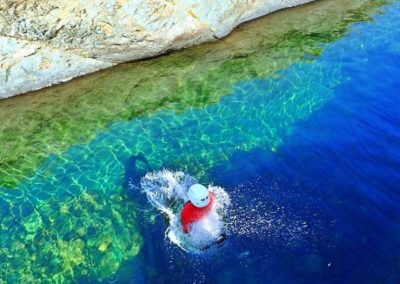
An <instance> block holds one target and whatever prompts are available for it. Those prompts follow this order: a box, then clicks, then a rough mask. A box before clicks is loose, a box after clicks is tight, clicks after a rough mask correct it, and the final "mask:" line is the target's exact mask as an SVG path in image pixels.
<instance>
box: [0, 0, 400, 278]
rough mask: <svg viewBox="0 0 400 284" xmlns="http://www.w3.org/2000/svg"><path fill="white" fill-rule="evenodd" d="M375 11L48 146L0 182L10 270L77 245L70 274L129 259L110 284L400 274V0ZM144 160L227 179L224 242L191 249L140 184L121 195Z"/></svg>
mask: <svg viewBox="0 0 400 284" xmlns="http://www.w3.org/2000/svg"><path fill="white" fill-rule="evenodd" d="M383 10H384V13H383V14H380V15H375V16H374V21H371V22H364V23H359V24H356V25H353V26H352V28H351V29H350V32H349V33H348V34H346V35H345V36H344V37H343V38H341V39H339V40H337V41H335V42H332V43H329V44H325V45H322V44H321V47H322V48H323V53H322V54H321V55H320V56H318V57H314V56H311V55H310V56H306V57H305V58H304V61H301V62H298V63H297V64H294V65H292V66H290V67H288V68H287V69H286V70H282V71H280V72H279V74H276V76H274V77H273V78H264V79H260V78H258V79H255V80H248V81H241V82H236V83H234V85H233V86H232V90H233V91H232V93H231V94H229V95H228V94H227V95H226V96H224V97H223V98H222V99H221V100H220V101H219V102H218V103H215V104H210V105H206V106H202V107H195V106H194V107H188V108H185V110H184V111H183V110H182V111H181V112H178V113H177V112H174V111H171V110H168V108H166V109H164V110H160V111H159V112H157V113H154V114H151V115H148V116H142V117H137V118H135V119H132V120H130V121H119V122H116V123H112V124H111V125H109V127H108V128H107V129H106V130H99V132H98V133H97V135H96V137H94V138H93V140H92V141H90V142H89V143H88V144H81V145H74V146H72V147H70V148H69V149H68V150H67V151H65V152H64V153H60V154H52V155H49V156H48V157H47V158H46V160H45V162H44V164H43V165H42V166H41V167H40V168H39V169H38V170H37V172H35V174H34V175H33V176H32V177H30V178H29V179H26V180H24V181H22V182H21V183H20V184H19V185H18V187H17V188H15V189H13V190H8V191H5V193H4V200H6V201H7V202H6V203H7V204H6V205H7V206H4V207H2V209H3V210H4V212H3V213H4V220H6V222H4V223H5V224H6V225H7V224H14V223H15V225H14V226H11V225H10V226H9V229H8V231H7V232H3V233H2V234H0V236H1V241H2V244H5V245H8V246H9V247H10V251H11V249H14V248H19V249H20V250H19V253H21V257H20V258H16V259H14V260H13V262H11V261H10V266H12V265H14V266H15V267H17V269H18V271H20V269H21V268H20V267H24V268H25V269H26V270H29V269H31V268H30V267H29V265H30V264H32V265H36V266H35V267H33V269H31V270H32V271H33V272H34V273H39V275H42V272H41V271H42V268H43V267H41V265H42V264H43V263H45V266H46V265H47V264H48V263H49V265H48V267H50V269H49V270H48V271H50V272H51V273H53V272H58V271H59V270H60V269H61V268H62V267H61V268H60V263H62V261H64V260H65V259H67V260H68V259H69V257H71V259H72V263H73V264H74V265H73V266H74V272H75V273H76V274H74V275H69V274H68V275H67V276H68V277H77V278H79V277H80V278H79V279H81V280H82V278H85V279H88V277H92V278H90V279H103V278H104V277H107V276H108V275H112V274H113V273H114V272H115V271H114V269H109V270H107V271H105V273H104V275H103V274H102V273H101V271H100V272H99V270H105V268H107V264H110V267H111V268H112V265H111V264H112V263H113V261H114V263H117V264H118V265H119V264H120V263H123V267H122V268H121V269H120V270H119V271H118V273H117V275H116V276H115V277H114V276H113V277H112V279H111V278H110V279H107V281H105V282H120V283H390V284H392V283H393V284H394V283H396V284H397V283H400V207H399V204H400V29H399V27H400V2H399V1H396V2H395V4H393V5H389V6H387V7H385V8H384V9H383ZM282 48H285V47H282ZM205 84H207V82H205ZM160 91H162V90H160ZM138 156H142V157H144V159H146V160H147V162H148V165H147V166H148V167H149V169H148V170H159V169H160V168H163V167H166V168H168V169H170V170H176V169H184V170H186V171H188V173H189V174H192V175H195V176H196V177H197V178H199V179H200V181H201V182H202V183H205V184H207V183H209V182H212V183H213V184H215V185H219V186H222V187H224V188H225V189H226V191H227V192H228V193H229V194H230V197H231V199H232V203H233V204H232V206H231V208H230V211H229V212H230V213H229V214H230V219H229V226H228V227H229V234H228V235H229V236H228V240H227V241H226V243H225V244H224V246H222V247H221V248H219V249H214V250H210V251H207V252H206V253H204V254H202V255H193V254H189V253H186V252H183V251H182V250H180V249H179V248H178V247H176V246H175V245H173V244H171V243H170V242H169V241H168V240H166V239H165V230H166V228H167V223H166V220H165V218H163V217H162V216H160V215H157V218H156V219H155V223H153V222H152V221H151V218H149V217H150V215H151V214H153V213H154V211H152V210H151V206H150V205H149V204H148V202H147V201H146V199H145V196H144V194H142V193H140V192H132V191H130V192H129V193H130V196H129V199H128V197H126V194H125V193H126V192H125V190H128V191H129V187H128V186H127V181H128V180H136V181H137V180H138V179H139V178H140V177H141V176H142V175H143V174H144V173H145V172H138V171H136V169H134V168H133V167H132V161H133V160H134V158H135V157H138ZM4 204H5V203H4ZM8 204H11V205H12V206H10V208H11V209H10V211H12V212H14V211H15V212H14V213H13V214H14V215H12V214H11V215H10V214H8V211H9V208H8V207H9V206H8ZM137 207H139V208H137ZM33 208H34V209H35V210H33ZM14 216H19V217H21V220H17V219H13V218H14ZM40 216H41V217H40ZM17 221H18V222H17ZM19 221H20V222H19ZM135 221H138V226H139V228H137V227H136V223H135ZM79 229H82V230H79ZM137 229H139V231H140V235H141V236H142V237H143V238H144V243H143V247H142V248H141V249H140V252H139V256H138V257H135V256H133V254H129V255H128V254H127V252H129V251H130V250H128V249H127V248H131V246H132V245H135V241H137V240H136V239H135V238H134V234H135V233H137ZM78 231H80V233H79V232H78ZM49 232H50V233H51V234H48V235H47V233H49ZM27 233H29V234H27ZM78 233H79V234H78ZM35 234H36V235H35ZM41 236H45V237H41ZM46 238H48V239H46ZM109 238H111V240H112V242H113V244H112V245H111V244H106V245H105V246H103V245H104V241H107V240H109ZM17 241H19V243H18V244H21V243H22V244H24V243H26V244H29V246H27V247H26V248H28V249H21V246H17ZM110 242H111V241H110ZM32 243H33V244H32ZM36 243H37V244H38V245H35V244H36ZM60 244H61V245H60ZM73 244H75V247H73V248H75V250H77V251H75V250H74V249H72V250H71V251H69V250H68V249H66V247H67V248H68V247H69V246H72V245H73ZM62 245H64V246H62ZM81 246H82V247H85V249H86V250H87V251H88V253H87V255H90V256H91V257H92V258H96V257H97V258H98V259H96V260H97V262H96V261H93V263H90V264H88V261H87V259H86V258H87V256H86V255H85V256H82V255H83V253H81V251H82V250H81ZM60 247H61V248H62V249H64V256H63V257H64V258H62V259H61V260H62V261H61V260H60V259H59V258H60V256H59V255H60V253H59V252H60V250H61V249H60ZM29 249H31V251H29ZM32 252H34V253H35V254H37V255H38V256H37V257H38V259H39V261H38V262H32V263H31V262H30V259H31V255H30V254H31V253H32ZM76 255H77V256H76ZM4 257H5V256H4ZM80 257H82V259H84V258H85V262H83V260H82V259H80ZM55 258H58V263H57V261H53V260H55ZM126 259H129V260H130V261H127V262H126V261H125V260H126ZM74 261H75V262H74ZM81 261H82V263H84V264H85V265H86V267H84V268H85V269H81V268H82V267H81V266H83V264H82V263H81ZM19 262H21V263H19ZM90 265H92V266H90ZM14 266H13V267H14ZM4 267H6V266H4ZM117 267H119V266H117ZM86 269H88V270H89V272H88V271H86ZM67 270H68V269H67ZM115 270H116V269H115ZM10 271H16V270H13V269H11V270H10ZM71 271H72V270H71ZM83 271H85V273H89V276H88V274H84V273H83ZM0 272H1V271H0ZM64 272H65V271H64ZM3 273H4V272H3ZM79 273H82V274H79ZM72 274H73V273H72ZM77 274H79V275H77ZM32 275H35V274H32ZM7 276H8V275H7ZM101 277H103V278H101ZM7 279H17V276H15V277H14V276H13V277H8V278H7ZM74 279H75V278H74ZM87 281H88V280H87ZM93 281H95V280H93Z"/></svg>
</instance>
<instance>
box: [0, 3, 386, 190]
mask: <svg viewBox="0 0 400 284" xmlns="http://www.w3.org/2000/svg"><path fill="white" fill-rule="evenodd" d="M388 2H389V1H384V0H380V1H367V0H364V1H349V0H347V1H346V0H341V1H328V0H325V1H318V2H316V3H313V4H310V5H306V6H303V7H299V8H296V9H289V10H285V11H281V12H278V13H275V14H273V15H270V16H268V17H265V18H262V19H259V20H257V21H254V22H251V23H248V24H246V25H243V26H242V27H240V28H238V29H237V31H236V32H235V33H233V34H232V35H231V36H229V37H227V38H225V39H223V40H221V41H219V42H217V43H211V44H205V45H202V46H199V47H193V48H190V49H187V50H183V51H180V52H177V53H172V54H169V55H167V56H163V57H160V58H155V59H152V60H147V61H142V62H137V63H133V64H126V65H121V66H119V67H117V68H113V69H110V70H107V71H104V72H99V73H97V74H94V75H91V76H87V77H85V78H82V79H78V80H74V81H72V82H69V83H67V84H63V85H60V86H57V87H53V88H49V89H45V90H42V91H39V92H35V93H31V94H27V95H24V96H19V97H15V98H11V99H7V100H4V101H0V120H1V121H2V124H1V125H0V129H1V132H0V144H1V145H2V147H1V149H0V184H2V185H3V186H7V187H15V186H16V185H17V184H18V183H19V182H20V181H21V180H23V179H25V178H28V177H29V176H30V175H31V174H32V173H33V172H34V171H35V170H36V169H37V167H38V166H39V165H40V164H41V163H42V162H43V161H44V159H45V158H46V157H47V156H48V155H50V154H59V153H62V152H63V151H65V150H66V149H68V147H70V146H72V145H76V144H80V143H87V142H88V141H90V140H92V139H93V138H94V137H95V136H96V134H97V133H98V131H100V130H104V129H106V128H107V127H108V125H109V124H110V123H111V122H115V121H118V120H129V119H132V118H134V117H138V116H141V115H151V114H153V113H156V112H158V111H159V110H161V109H172V110H174V111H175V112H178V113H179V112H182V111H184V110H185V109H187V108H188V107H203V106H206V105H209V104H213V103H217V102H218V101H219V100H220V98H221V97H223V96H225V95H227V94H229V93H231V91H232V85H233V83H235V82H238V81H243V80H247V79H254V78H266V77H268V76H272V75H273V74H275V73H276V71H278V70H281V69H284V68H286V67H288V66H290V65H291V64H294V63H296V62H303V61H307V60H309V61H311V60H312V59H310V57H307V59H305V55H311V57H316V56H318V55H319V54H320V53H321V52H322V51H323V48H322V46H321V44H322V43H328V42H331V41H334V40H336V39H338V38H340V37H342V36H344V35H345V34H346V32H347V30H348V27H349V25H350V24H352V23H354V22H358V21H366V20H370V19H371V16H370V15H371V13H373V12H376V10H377V8H378V7H380V6H381V5H383V4H386V3H388ZM243 39H245V40H243Z"/></svg>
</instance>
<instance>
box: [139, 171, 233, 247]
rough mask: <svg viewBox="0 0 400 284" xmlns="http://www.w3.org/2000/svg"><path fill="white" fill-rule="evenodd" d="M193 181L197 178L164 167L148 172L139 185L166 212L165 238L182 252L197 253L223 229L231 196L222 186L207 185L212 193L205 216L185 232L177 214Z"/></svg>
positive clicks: (152, 201) (149, 198) (216, 237)
mask: <svg viewBox="0 0 400 284" xmlns="http://www.w3.org/2000/svg"><path fill="white" fill-rule="evenodd" d="M194 183H197V180H196V179H195V178H193V177H191V176H190V175H187V174H185V173H183V172H172V171H168V170H164V171H158V172H152V173H147V174H146V175H145V177H144V178H143V179H142V181H141V187H142V189H143V191H144V192H145V193H146V195H147V198H148V200H149V202H150V203H151V204H152V205H153V206H154V207H156V208H157V209H158V210H160V211H161V212H163V213H164V214H166V215H167V217H168V219H169V227H168V229H167V231H166V237H167V238H168V239H169V240H170V241H171V242H172V243H174V244H176V245H178V246H179V247H180V248H182V249H183V250H185V251H190V252H200V251H201V250H202V248H205V247H208V246H210V245H212V244H213V243H215V241H216V240H218V238H219V237H220V236H221V235H222V234H223V233H224V232H225V222H224V218H225V216H226V214H227V208H228V206H229V204H230V198H229V195H228V194H227V193H226V192H225V190H224V189H223V188H221V187H217V186H212V185H209V186H208V190H209V191H210V192H212V193H213V194H214V206H213V208H212V209H211V211H210V213H209V214H208V215H207V216H206V217H205V218H204V219H202V220H200V221H198V222H196V223H194V224H193V225H192V226H191V230H190V233H189V234H184V233H183V228H182V224H181V217H180V215H181V211H182V208H183V205H184V203H185V202H186V201H187V195H186V193H187V189H188V188H189V187H190V186H191V185H192V184H194ZM171 204H172V205H171Z"/></svg>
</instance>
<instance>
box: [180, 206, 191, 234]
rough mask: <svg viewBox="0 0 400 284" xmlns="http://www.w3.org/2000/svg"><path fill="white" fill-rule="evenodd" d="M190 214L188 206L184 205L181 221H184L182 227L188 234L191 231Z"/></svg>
mask: <svg viewBox="0 0 400 284" xmlns="http://www.w3.org/2000/svg"><path fill="white" fill-rule="evenodd" d="M189 219H190V218H189V215H188V212H187V207H186V206H184V207H183V210H182V213H181V222H182V227H183V232H184V233H185V234H188V233H189V231H190V220H189Z"/></svg>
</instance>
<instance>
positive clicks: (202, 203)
mask: <svg viewBox="0 0 400 284" xmlns="http://www.w3.org/2000/svg"><path fill="white" fill-rule="evenodd" d="M188 197H189V200H190V202H192V203H193V205H194V206H196V207H199V208H201V207H206V206H207V205H208V204H209V203H210V196H209V192H208V189H207V188H206V187H205V186H204V185H201V184H198V183H196V184H194V185H192V186H191V187H190V188H189V191H188Z"/></svg>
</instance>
